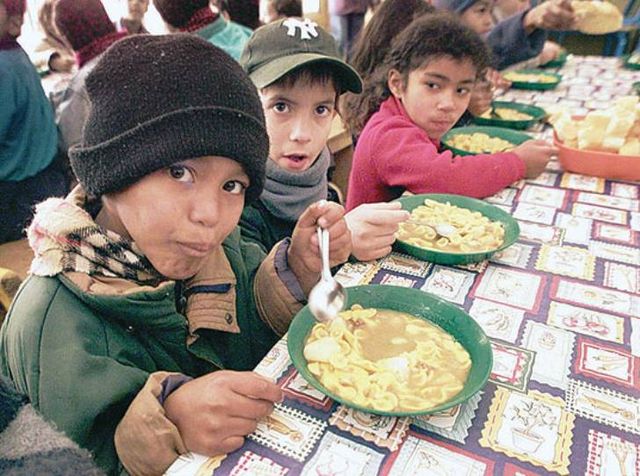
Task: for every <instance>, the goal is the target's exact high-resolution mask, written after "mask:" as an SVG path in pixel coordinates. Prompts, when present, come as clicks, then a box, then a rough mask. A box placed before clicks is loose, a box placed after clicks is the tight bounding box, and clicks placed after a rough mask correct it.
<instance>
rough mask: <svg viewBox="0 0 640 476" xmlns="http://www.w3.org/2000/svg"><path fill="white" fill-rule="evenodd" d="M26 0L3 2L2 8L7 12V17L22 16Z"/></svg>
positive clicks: (6, 0)
mask: <svg viewBox="0 0 640 476" xmlns="http://www.w3.org/2000/svg"><path fill="white" fill-rule="evenodd" d="M26 3H27V2H26V0H4V7H5V9H6V10H7V16H10V17H13V16H17V15H20V16H22V15H24V12H25V10H26V9H27V5H26Z"/></svg>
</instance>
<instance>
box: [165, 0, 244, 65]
mask: <svg viewBox="0 0 640 476" xmlns="http://www.w3.org/2000/svg"><path fill="white" fill-rule="evenodd" d="M153 4H154V5H155V7H156V9H157V10H158V12H159V13H160V16H161V17H162V20H164V22H165V24H166V26H167V28H168V29H169V31H171V32H174V33H175V32H178V31H182V32H189V33H194V34H196V35H198V36H199V37H200V38H204V39H205V40H207V41H208V42H209V43H211V44H213V45H216V46H217V47H219V48H222V49H223V50H224V51H226V52H227V53H228V54H230V55H231V56H232V57H233V58H234V59H235V60H238V59H239V58H240V54H241V53H242V49H243V48H244V45H245V43H246V42H247V40H248V39H249V37H250V36H251V29H250V28H247V27H246V26H243V25H240V24H238V23H235V22H233V21H231V20H227V19H225V18H224V17H223V16H222V15H221V14H220V13H219V12H215V13H214V12H213V11H212V10H211V7H210V6H209V0H153Z"/></svg>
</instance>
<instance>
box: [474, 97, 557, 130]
mask: <svg viewBox="0 0 640 476" xmlns="http://www.w3.org/2000/svg"><path fill="white" fill-rule="evenodd" d="M491 104H492V105H493V106H494V107H496V108H501V109H514V110H516V111H518V112H522V113H524V114H529V115H530V116H531V119H522V120H515V121H514V120H509V119H501V118H499V117H492V118H490V119H487V118H486V117H480V116H475V117H474V118H473V122H475V123H476V124H480V125H482V126H496V127H507V128H509V129H527V128H529V127H531V126H532V125H534V124H535V123H536V122H538V121H540V120H541V119H542V118H544V117H545V116H546V115H547V112H546V111H545V110H544V109H542V108H541V107H538V106H530V105H529V104H522V103H519V102H507V101H493V102H492V103H491Z"/></svg>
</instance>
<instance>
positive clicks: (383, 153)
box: [347, 13, 556, 210]
mask: <svg viewBox="0 0 640 476" xmlns="http://www.w3.org/2000/svg"><path fill="white" fill-rule="evenodd" d="M489 55H490V53H489V51H488V49H487V47H486V45H485V44H484V42H483V40H482V38H480V37H479V36H478V35H477V34H476V33H475V32H473V31H472V30H471V29H470V28H468V27H466V26H464V25H462V24H461V23H460V21H459V19H458V18H456V17H455V16H453V15H451V14H448V13H439V14H435V13H434V14H431V15H424V16H421V17H419V18H417V19H416V20H414V21H413V22H412V23H411V25H409V26H408V27H407V28H405V29H404V30H403V31H402V32H401V33H400V34H399V35H398V36H397V37H396V38H395V39H394V41H393V44H392V48H391V51H389V53H388V55H387V57H386V59H385V63H384V65H385V66H384V68H382V69H380V70H379V71H378V72H376V74H377V75H378V76H377V81H373V82H371V83H369V84H368V85H367V87H366V88H365V90H364V92H363V94H368V95H370V96H371V100H370V101H368V102H367V103H366V104H367V105H368V106H369V107H368V109H364V110H362V111H360V113H361V114H362V116H363V117H362V121H363V122H365V121H366V126H365V128H364V129H363V131H362V134H361V135H360V137H359V139H358V143H357V145H356V149H355V153H354V157H353V165H352V168H351V174H350V176H349V193H348V195H347V210H353V209H354V208H355V207H357V206H359V205H361V204H363V203H372V202H379V201H387V200H392V199H394V198H397V197H399V196H400V195H401V194H402V193H403V192H404V191H409V192H411V193H453V194H459V195H466V196H470V197H476V198H483V197H487V196H489V195H493V194H494V193H496V192H498V191H499V190H501V189H503V188H504V187H506V186H508V185H510V184H511V183H513V182H515V181H517V180H519V179H522V178H524V177H527V178H533V177H536V176H537V175H539V174H540V173H541V172H542V171H543V170H544V167H545V165H546V164H547V162H548V161H549V158H550V156H551V155H552V154H554V153H555V152H556V149H555V148H554V147H552V146H551V145H550V144H548V143H547V142H545V141H538V140H530V141H527V142H524V143H523V144H521V145H519V146H517V147H515V148H514V149H513V150H512V151H511V152H501V153H495V154H479V155H469V156H465V157H456V156H454V155H453V153H452V152H451V151H444V152H442V151H440V139H441V137H442V136H443V135H444V134H445V133H446V132H447V131H448V130H450V129H451V128H452V127H453V126H454V124H455V123H456V122H457V121H458V119H459V118H460V116H461V115H462V114H463V113H464V111H465V110H466V109H467V106H468V104H469V99H470V95H471V91H472V90H473V87H474V85H475V83H476V81H477V80H478V78H479V77H481V76H482V74H483V73H484V71H485V69H486V68H487V66H488V65H489V59H490V56H489ZM367 119H368V121H367Z"/></svg>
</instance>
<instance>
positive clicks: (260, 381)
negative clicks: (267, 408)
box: [230, 372, 282, 402]
mask: <svg viewBox="0 0 640 476" xmlns="http://www.w3.org/2000/svg"><path fill="white" fill-rule="evenodd" d="M230 378H231V381H230V388H231V390H233V391H234V392H235V393H238V394H240V395H244V396H246V397H249V398H255V399H260V400H268V401H270V402H280V401H282V390H280V388H279V387H278V386H277V385H276V384H275V383H273V382H270V381H269V380H267V379H266V378H264V377H262V376H260V375H258V374H256V373H254V372H237V373H235V374H234V376H233V377H230Z"/></svg>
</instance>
